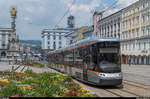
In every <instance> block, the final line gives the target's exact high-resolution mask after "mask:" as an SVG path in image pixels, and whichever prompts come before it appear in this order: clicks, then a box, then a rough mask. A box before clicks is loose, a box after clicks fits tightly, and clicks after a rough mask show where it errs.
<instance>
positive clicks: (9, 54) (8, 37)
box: [0, 6, 20, 61]
mask: <svg viewBox="0 0 150 99" xmlns="http://www.w3.org/2000/svg"><path fill="white" fill-rule="evenodd" d="M10 14H11V18H12V22H11V28H0V60H1V61H8V60H18V59H19V56H20V55H19V37H18V36H17V35H16V29H15V27H16V25H15V19H16V15H17V9H16V7H14V6H12V7H11V8H10Z"/></svg>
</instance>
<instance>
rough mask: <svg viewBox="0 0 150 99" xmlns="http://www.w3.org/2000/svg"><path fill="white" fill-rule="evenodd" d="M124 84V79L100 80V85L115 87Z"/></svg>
mask: <svg viewBox="0 0 150 99" xmlns="http://www.w3.org/2000/svg"><path fill="white" fill-rule="evenodd" d="M120 84H122V79H100V82H99V85H102V86H115V85H120Z"/></svg>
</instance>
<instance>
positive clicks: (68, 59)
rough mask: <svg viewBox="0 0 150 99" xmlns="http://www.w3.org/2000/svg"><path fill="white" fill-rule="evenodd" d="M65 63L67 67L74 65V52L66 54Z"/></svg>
mask: <svg viewBox="0 0 150 99" xmlns="http://www.w3.org/2000/svg"><path fill="white" fill-rule="evenodd" d="M64 62H65V64H67V65H72V64H73V52H72V51H68V52H65V55H64Z"/></svg>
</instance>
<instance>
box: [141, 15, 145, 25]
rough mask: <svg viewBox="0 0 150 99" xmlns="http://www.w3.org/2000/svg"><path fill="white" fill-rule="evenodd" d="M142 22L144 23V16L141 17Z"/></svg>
mask: <svg viewBox="0 0 150 99" xmlns="http://www.w3.org/2000/svg"><path fill="white" fill-rule="evenodd" d="M142 22H143V23H145V16H144V15H143V16H142Z"/></svg>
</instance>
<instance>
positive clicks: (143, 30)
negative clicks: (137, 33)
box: [142, 28, 145, 36]
mask: <svg viewBox="0 0 150 99" xmlns="http://www.w3.org/2000/svg"><path fill="white" fill-rule="evenodd" d="M142 33H143V36H145V28H142Z"/></svg>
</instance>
